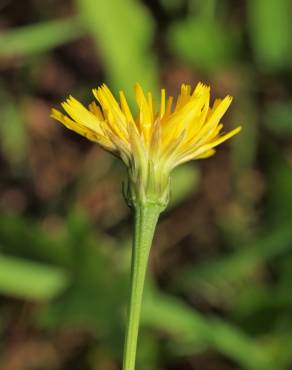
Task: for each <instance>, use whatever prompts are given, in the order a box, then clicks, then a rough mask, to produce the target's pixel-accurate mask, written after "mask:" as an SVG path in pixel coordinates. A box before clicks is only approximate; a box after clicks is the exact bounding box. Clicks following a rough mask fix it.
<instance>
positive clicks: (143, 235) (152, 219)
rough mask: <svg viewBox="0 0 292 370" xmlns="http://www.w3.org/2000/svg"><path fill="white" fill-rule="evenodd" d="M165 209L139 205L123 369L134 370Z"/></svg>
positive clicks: (156, 206) (153, 205)
mask: <svg viewBox="0 0 292 370" xmlns="http://www.w3.org/2000/svg"><path fill="white" fill-rule="evenodd" d="M161 211H162V208H161V207H160V206H159V205H155V204H145V205H139V206H136V209H135V230H134V240H133V249H132V268H131V293H130V302H129V308H128V323H127V331H126V338H125V347H124V358H123V370H134V369H135V360H136V349H137V339H138V332H139V321H140V313H141V304H142V297H143V288H144V281H145V275H146V269H147V262H148V257H149V252H150V248H151V244H152V239H153V235H154V231H155V227H156V224H157V221H158V217H159V214H160V212H161Z"/></svg>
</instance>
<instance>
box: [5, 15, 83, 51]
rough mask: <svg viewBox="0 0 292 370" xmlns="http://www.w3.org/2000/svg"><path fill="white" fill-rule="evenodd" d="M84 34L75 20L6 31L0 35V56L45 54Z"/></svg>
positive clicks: (38, 24) (51, 22) (50, 22)
mask: <svg viewBox="0 0 292 370" xmlns="http://www.w3.org/2000/svg"><path fill="white" fill-rule="evenodd" d="M83 34H84V29H83V28H82V27H81V25H80V22H79V20H78V19H77V18H68V19H60V20H54V21H49V22H41V23H37V24H32V25H29V26H24V27H19V28H16V29H12V30H6V31H4V32H2V33H1V35H0V56H1V57H11V56H19V55H32V54H37V53H45V52H47V51H49V50H51V49H53V48H56V47H57V46H60V45H62V44H64V43H66V42H69V41H72V40H75V39H77V38H79V37H80V36H82V35H83Z"/></svg>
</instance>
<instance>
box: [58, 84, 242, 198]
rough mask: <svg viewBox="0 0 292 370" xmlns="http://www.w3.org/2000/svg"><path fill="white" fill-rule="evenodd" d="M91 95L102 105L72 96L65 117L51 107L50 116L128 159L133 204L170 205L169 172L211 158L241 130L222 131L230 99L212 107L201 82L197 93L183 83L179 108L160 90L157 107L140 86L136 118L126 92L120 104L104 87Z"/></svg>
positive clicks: (66, 102) (227, 98)
mask: <svg viewBox="0 0 292 370" xmlns="http://www.w3.org/2000/svg"><path fill="white" fill-rule="evenodd" d="M93 94H94V96H95V98H96V100H97V102H98V104H97V103H96V102H95V101H94V102H92V103H91V104H89V106H88V109H87V108H86V107H84V106H83V105H82V104H81V103H80V102H79V101H77V100H76V99H75V98H73V97H72V96H70V97H69V98H68V99H67V100H66V101H65V102H64V103H62V107H63V108H64V110H65V111H66V113H67V115H64V114H62V113H61V112H59V111H58V110H56V109H53V110H52V117H53V118H55V119H56V120H58V121H59V122H61V123H62V124H64V125H65V126H66V127H68V128H69V129H71V130H73V131H75V132H77V133H78V134H80V135H83V136H85V137H86V138H87V139H89V140H92V141H95V142H97V143H98V144H99V145H101V146H102V147H103V148H104V149H106V150H108V151H110V152H112V153H114V154H115V155H117V156H119V157H120V158H121V159H122V160H123V161H124V163H125V164H126V166H127V167H128V170H129V180H130V181H129V185H130V186H129V192H128V197H129V199H130V202H131V203H134V204H135V203H146V202H150V203H151V202H154V203H155V202H159V203H160V204H166V203H167V199H168V188H169V175H170V173H171V171H172V170H173V169H174V168H175V167H176V166H178V165H179V164H181V163H184V162H187V161H190V160H193V159H201V158H207V157H210V156H211V155H213V154H214V153H215V147H216V146H218V145H219V144H221V143H222V142H224V141H225V140H227V139H229V138H231V137H232V136H234V135H235V134H237V133H238V132H239V131H240V129H241V128H240V127H237V128H235V129H234V130H232V131H230V132H228V133H222V128H223V125H222V124H221V123H220V120H221V118H222V116H223V115H224V113H225V112H226V111H227V109H228V107H229V105H230V103H231V101H232V98H231V97H230V96H226V97H225V98H224V99H222V100H220V99H217V100H215V102H214V104H213V106H212V107H210V88H209V87H208V86H206V85H203V84H202V83H199V84H198V85H197V86H196V88H195V89H194V91H193V92H192V91H191V86H190V85H185V84H182V85H181V92H180V94H179V96H178V98H177V100H176V103H175V105H174V104H173V97H172V96H169V97H168V98H167V97H166V92H165V89H162V90H161V98H160V107H159V109H157V108H156V107H155V103H154V100H153V96H152V94H151V93H148V94H147V95H146V94H145V93H144V91H143V89H142V88H141V86H140V85H139V84H136V85H135V97H136V102H137V105H138V108H139V112H138V115H137V117H133V115H132V113H131V110H130V108H129V106H128V103H127V100H126V97H125V95H124V93H123V91H120V96H119V102H118V101H117V100H116V99H115V98H114V96H113V95H112V93H111V92H110V90H109V88H108V87H107V86H106V85H102V86H101V87H99V88H98V89H93ZM173 105H174V107H172V106H173Z"/></svg>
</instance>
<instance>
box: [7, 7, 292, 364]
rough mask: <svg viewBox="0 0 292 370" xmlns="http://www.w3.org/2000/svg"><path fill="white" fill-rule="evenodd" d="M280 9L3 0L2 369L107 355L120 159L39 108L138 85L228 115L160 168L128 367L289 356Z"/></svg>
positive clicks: (111, 342)
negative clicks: (207, 89)
mask: <svg viewBox="0 0 292 370" xmlns="http://www.w3.org/2000/svg"><path fill="white" fill-rule="evenodd" d="M291 15H292V4H291V1H290V0H246V1H244V0H233V1H231V0H220V1H218V0H217V1H216V0H204V1H195V0H193V1H192V0H189V1H187V0H157V1H154V0H152V1H150V0H149V1H147V0H144V1H142V0H140V1H138V0H137V1H134V0H132V1H131V0H123V1H121V0H106V1H102V0H75V1H73V0H63V1H57V0H43V1H40V0H24V1H17V0H1V1H0V27H1V32H0V98H1V99H0V117H1V118H0V143H1V153H0V163H1V174H0V176H1V183H0V294H1V296H0V366H1V369H3V370H67V369H70V370H100V369H102V370H118V369H120V368H121V359H122V348H123V337H124V325H125V312H126V301H127V293H128V283H129V270H130V247H131V232H132V231H131V230H132V228H131V227H132V226H131V223H132V219H131V215H130V211H129V209H128V208H127V206H126V205H125V202H124V200H123V197H122V192H121V188H122V182H123V181H124V180H125V177H126V174H125V168H124V167H123V165H122V164H121V163H120V162H119V161H118V160H116V159H115V158H114V157H112V156H111V155H109V154H108V153H106V152H104V151H102V150H101V149H100V148H99V147H98V146H97V145H94V144H92V143H90V142H88V141H86V140H85V139H84V138H82V137H80V136H78V135H77V134H75V133H73V132H71V131H69V130H66V129H64V128H63V127H62V126H61V125H58V124H57V123H56V122H55V121H53V120H52V119H51V118H50V117H49V115H50V108H51V107H53V106H54V107H58V106H59V103H60V102H61V101H62V100H64V99H65V98H66V97H67V96H68V95H69V94H72V95H74V96H75V97H76V98H78V99H79V100H81V101H82V102H84V103H86V104H87V103H89V102H91V100H92V95H91V88H93V87H97V86H98V85H99V84H101V83H102V82H106V83H107V84H108V85H109V86H110V87H111V89H112V90H113V91H114V92H118V91H119V89H124V90H125V91H126V92H127V94H128V96H129V99H130V101H131V102H132V103H133V93H132V86H133V84H134V83H135V82H136V81H140V82H141V83H142V85H143V86H144V87H145V88H146V89H151V90H152V91H156V92H157V91H159V88H160V87H162V86H163V87H166V88H167V91H168V93H169V94H174V95H176V94H177V93H178V91H179V87H180V84H181V83H183V82H188V83H191V84H192V85H195V84H196V83H197V82H198V81H203V82H205V83H207V84H210V85H211V87H212V90H211V91H212V96H213V97H224V96H225V95H227V94H231V95H233V96H234V97H235V99H234V102H233V104H232V106H231V109H230V110H229V112H228V114H227V115H226V118H225V122H224V123H225V124H226V127H227V128H228V129H230V128H232V127H235V126H237V125H239V124H241V125H242V126H243V131H242V132H241V133H240V135H238V136H237V137H236V138H234V139H233V140H231V141H230V142H228V143H226V144H224V145H222V146H221V147H220V148H219V149H218V153H217V155H216V156H215V157H213V158H211V159H209V160H206V161H204V160H202V161H198V162H193V163H189V164H187V165H185V166H182V167H180V168H179V169H178V170H177V171H176V172H175V173H174V175H173V182H172V199H171V204H170V206H169V208H168V209H167V211H166V212H164V214H163V216H162V218H161V221H160V224H159V227H158V230H157V234H156V238H155V241H154V245H153V248H152V254H151V261H150V266H149V274H148V278H147V286H146V291H145V299H144V308H143V314H142V326H141V335H140V340H139V351H138V360H137V361H138V362H137V369H139V370H158V369H160V370H221V369H222V370H240V369H241V370H288V369H292V350H291V341H292V294H291V286H292V253H291V252H292V227H291V217H292V191H291V189H292V140H291V138H292V98H291V86H292V57H291V55H292V43H291V39H292V38H291V37H292V24H291ZM131 99H132V100H131Z"/></svg>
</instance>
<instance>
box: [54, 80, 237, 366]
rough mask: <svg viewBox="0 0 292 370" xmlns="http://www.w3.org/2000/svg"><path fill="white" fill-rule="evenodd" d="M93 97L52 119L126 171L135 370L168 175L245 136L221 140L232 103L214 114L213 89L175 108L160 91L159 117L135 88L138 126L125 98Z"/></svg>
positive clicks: (129, 336)
mask: <svg viewBox="0 0 292 370" xmlns="http://www.w3.org/2000/svg"><path fill="white" fill-rule="evenodd" d="M93 94H94V96H95V98H96V100H97V102H98V104H97V103H96V102H92V103H91V104H90V105H89V106H88V109H87V108H85V107H84V106H83V105H82V104H81V103H79V102H78V101H77V100H76V99H74V98H73V97H72V96H70V97H69V98H68V99H67V100H66V102H64V103H62V107H63V108H64V110H65V111H66V113H67V115H64V114H62V113H61V112H59V111H58V110H56V109H53V110H52V117H53V118H55V119H56V120H57V121H59V122H61V123H62V124H64V125H65V126H66V127H68V128H69V129H71V130H73V131H76V132H77V133H79V134H80V135H83V136H85V137H86V138H88V139H89V140H92V141H95V142H97V143H98V144H99V145H101V146H102V147H103V148H104V149H106V150H108V151H110V152H112V153H113V154H115V155H117V156H119V157H120V158H121V159H122V160H123V161H124V163H125V164H126V166H127V167H128V172H129V188H128V194H127V196H128V199H129V202H130V204H131V205H132V206H133V208H134V211H135V213H134V214H135V229H134V238H133V251H132V273H131V295H130V301H129V312H128V323H127V332H126V339H125V347H124V359H123V370H134V369H135V358H136V348H137V338H138V330H139V319H140V311H141V304H142V296H143V286H144V280H145V274H146V267H147V261H148V256H149V251H150V247H151V243H152V239H153V235H154V231H155V227H156V224H157V221H158V218H159V215H160V212H161V211H162V210H163V209H164V208H165V206H166V205H167V201H168V194H169V181H170V180H169V179H170V173H171V171H172V170H173V169H174V168H175V167H176V166H178V165H180V164H182V163H184V162H188V161H190V160H193V159H201V158H207V157H210V156H211V155H213V154H214V153H215V148H216V147H217V146H218V145H219V144H221V143H223V142H224V141H226V140H227V139H229V138H231V137H232V136H234V135H235V134H237V133H238V132H239V131H240V130H241V128H240V127H237V128H235V129H234V130H231V131H230V132H228V133H222V128H223V125H222V123H221V122H220V120H221V118H222V117H223V115H224V113H225V112H226V111H227V109H228V107H229V105H230V103H231V101H232V98H231V97H230V96H226V97H225V98H224V99H222V100H220V99H217V100H215V102H214V104H213V105H212V107H210V88H209V87H208V86H205V85H203V84H202V83H199V84H198V85H197V86H196V88H195V89H194V91H193V92H191V87H190V85H185V84H183V85H182V86H181V92H180V94H179V96H178V98H177V100H176V102H175V104H174V103H173V97H172V96H169V97H166V92H165V90H164V89H162V90H161V99H160V107H159V109H157V108H156V107H155V104H154V100H153V97H152V94H151V93H148V94H147V95H145V93H144V91H143V90H142V88H141V86H140V85H138V84H136V86H135V96H136V102H137V105H138V115H137V117H135V118H134V117H133V115H132V113H131V110H130V108H129V106H128V103H127V100H126V97H125V95H124V93H123V92H122V91H120V97H119V102H117V100H116V99H115V98H114V97H113V95H112V93H111V92H110V90H109V89H108V87H107V86H106V85H102V86H101V87H99V88H98V89H94V90H93ZM173 105H174V106H173Z"/></svg>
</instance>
